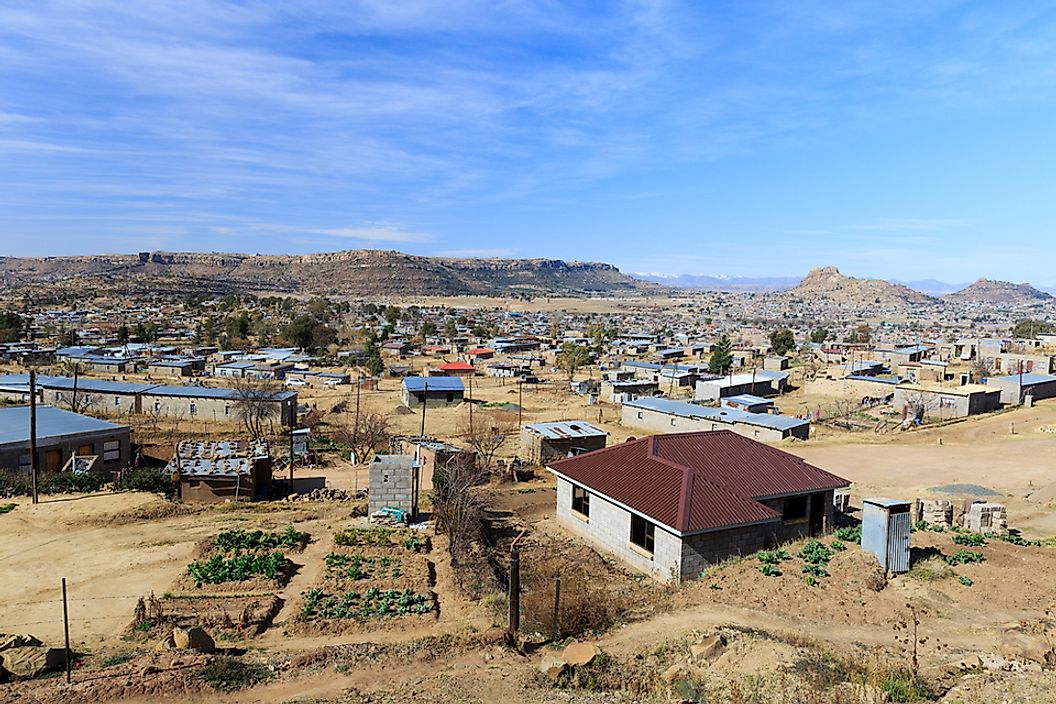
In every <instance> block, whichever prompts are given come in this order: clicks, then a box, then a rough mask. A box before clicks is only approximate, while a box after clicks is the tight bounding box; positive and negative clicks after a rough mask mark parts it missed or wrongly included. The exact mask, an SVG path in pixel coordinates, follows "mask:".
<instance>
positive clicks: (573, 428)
mask: <svg viewBox="0 0 1056 704" xmlns="http://www.w3.org/2000/svg"><path fill="white" fill-rule="evenodd" d="M524 427H525V429H526V430H529V431H531V432H533V433H536V434H537V435H542V436H543V437H544V438H547V439H549V440H567V439H569V438H589V437H597V436H598V435H608V433H607V432H605V431H604V430H602V429H601V428H599V427H597V426H596V425H592V424H590V423H588V422H587V421H585V420H565V421H557V422H553V423H532V424H531V425H526V426H524Z"/></svg>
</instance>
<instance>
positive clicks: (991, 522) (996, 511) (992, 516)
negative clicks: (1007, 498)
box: [964, 503, 1008, 535]
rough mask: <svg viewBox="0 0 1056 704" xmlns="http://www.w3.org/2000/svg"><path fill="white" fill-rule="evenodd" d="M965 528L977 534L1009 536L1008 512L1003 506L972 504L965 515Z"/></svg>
mask: <svg viewBox="0 0 1056 704" xmlns="http://www.w3.org/2000/svg"><path fill="white" fill-rule="evenodd" d="M964 527H965V528H967V529H968V530H970V531H974V532H976V533H993V534H994V535H1008V512H1007V511H1006V510H1005V507H1004V505H1003V504H990V503H986V504H984V503H977V504H972V505H971V507H969V509H968V512H967V513H966V514H965V515H964Z"/></svg>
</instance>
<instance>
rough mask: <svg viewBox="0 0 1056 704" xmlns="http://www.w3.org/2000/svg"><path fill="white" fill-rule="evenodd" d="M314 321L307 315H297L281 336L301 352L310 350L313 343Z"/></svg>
mask: <svg viewBox="0 0 1056 704" xmlns="http://www.w3.org/2000/svg"><path fill="white" fill-rule="evenodd" d="M315 324H316V323H315V320H314V319H313V318H312V317H310V316H307V315H299V316H297V317H296V318H294V319H293V320H291V321H290V323H289V325H287V326H286V328H285V329H284V330H283V332H282V336H283V337H284V338H286V340H287V341H288V342H289V343H290V344H291V345H293V346H294V347H298V348H300V349H302V350H307V349H311V347H312V345H313V344H314V342H315Z"/></svg>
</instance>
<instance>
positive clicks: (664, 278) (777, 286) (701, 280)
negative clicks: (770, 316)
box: [631, 273, 801, 292]
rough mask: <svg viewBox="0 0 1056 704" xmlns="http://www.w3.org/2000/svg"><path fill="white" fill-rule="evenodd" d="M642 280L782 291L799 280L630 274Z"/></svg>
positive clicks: (709, 287) (715, 288) (679, 285)
mask: <svg viewBox="0 0 1056 704" xmlns="http://www.w3.org/2000/svg"><path fill="white" fill-rule="evenodd" d="M631 276H634V277H635V278H637V279H641V280H642V281H651V282H653V283H657V284H662V285H664V286H672V287H674V288H696V289H701V290H703V291H759V292H762V291H784V290H785V289H789V288H792V287H793V286H795V285H796V284H798V283H799V282H800V279H801V277H799V276H770V277H749V276H723V275H708V274H639V273H635V274H631Z"/></svg>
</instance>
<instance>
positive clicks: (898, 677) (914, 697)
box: [880, 673, 929, 702]
mask: <svg viewBox="0 0 1056 704" xmlns="http://www.w3.org/2000/svg"><path fill="white" fill-rule="evenodd" d="M880 689H882V690H884V691H885V692H887V696H889V697H890V698H891V701H892V702H917V701H920V700H922V699H927V698H928V697H929V692H928V690H927V689H925V688H924V687H923V685H921V684H920V682H918V681H917V679H916V678H915V677H914V676H913V675H911V674H909V673H889V674H888V675H887V676H886V677H884V679H883V681H882V682H881V683H880Z"/></svg>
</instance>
